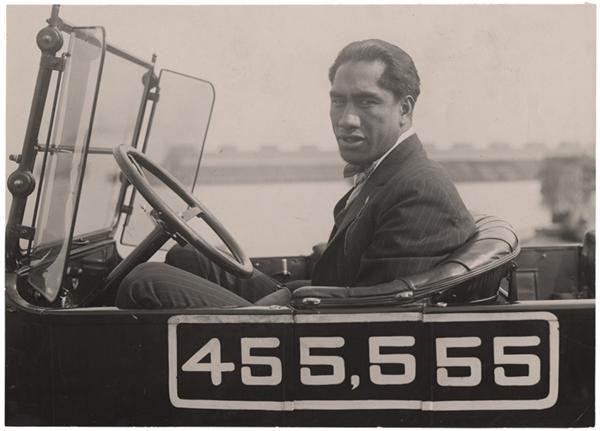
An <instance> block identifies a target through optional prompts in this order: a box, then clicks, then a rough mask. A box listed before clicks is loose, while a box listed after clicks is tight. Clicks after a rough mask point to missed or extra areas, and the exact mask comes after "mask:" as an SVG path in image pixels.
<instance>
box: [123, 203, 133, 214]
mask: <svg viewBox="0 0 600 431" xmlns="http://www.w3.org/2000/svg"><path fill="white" fill-rule="evenodd" d="M121 212H122V213H125V214H127V215H131V213H132V212H133V206H132V205H123V206H121Z"/></svg>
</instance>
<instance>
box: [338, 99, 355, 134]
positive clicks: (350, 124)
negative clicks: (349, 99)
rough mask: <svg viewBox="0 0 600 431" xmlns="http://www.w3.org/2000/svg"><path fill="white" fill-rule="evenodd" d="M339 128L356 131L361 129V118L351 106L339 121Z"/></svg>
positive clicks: (347, 107)
mask: <svg viewBox="0 0 600 431" xmlns="http://www.w3.org/2000/svg"><path fill="white" fill-rule="evenodd" d="M338 126H339V127H342V128H344V129H355V128H358V127H360V117H359V116H358V114H357V113H356V110H355V109H354V107H353V106H352V105H351V104H348V105H347V106H346V108H345V109H344V112H342V115H341V116H340V118H339V120H338Z"/></svg>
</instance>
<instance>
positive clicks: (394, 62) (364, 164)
mask: <svg viewBox="0 0 600 431" xmlns="http://www.w3.org/2000/svg"><path fill="white" fill-rule="evenodd" d="M329 80H330V82H331V91H330V99H331V107H330V117H331V123H332V126H333V132H334V134H335V137H336V139H337V143H338V147H339V151H340V155H341V156H342V158H343V159H344V160H345V161H346V162H347V163H348V165H347V166H346V168H345V170H344V171H345V175H353V176H354V187H353V188H352V189H351V190H350V191H349V192H348V193H347V194H346V195H345V196H344V197H342V199H341V200H340V201H339V202H338V203H337V205H336V206H335V208H334V220H335V224H334V227H333V230H332V232H331V235H330V237H329V241H328V243H327V246H326V247H325V249H324V251H323V254H322V256H321V257H320V259H319V260H318V261H317V263H316V265H315V268H314V271H313V274H312V280H311V284H313V285H325V286H350V287H352V286H372V285H376V284H379V283H385V282H389V281H391V280H394V279H396V278H398V277H402V276H406V275H410V274H414V273H418V272H421V271H424V270H427V269H430V268H431V267H433V266H434V265H435V264H436V263H438V262H439V261H441V260H442V259H443V258H445V257H446V256H448V255H449V254H450V253H451V252H452V251H454V250H455V249H456V248H458V247H459V246H461V245H462V244H463V243H464V242H465V241H466V240H467V239H468V238H469V237H470V236H471V235H472V234H473V233H475V223H474V221H473V218H472V217H471V215H470V214H469V212H468V211H467V209H466V208H465V206H464V204H463V202H462V200H461V199H460V196H459V195H458V192H457V191H456V188H455V187H454V185H453V184H452V182H451V181H450V179H449V178H448V177H447V175H446V174H445V172H444V171H443V170H442V169H441V168H440V167H439V166H438V165H437V164H435V163H433V162H432V161H430V160H429V159H427V156H426V154H425V151H424V150H423V146H422V145H421V142H420V141H419V138H418V137H417V135H416V134H415V132H414V130H413V128H412V115H413V111H414V107H415V103H416V100H417V98H418V96H419V92H420V90H419V86H420V81H419V76H418V74H417V70H416V68H415V66H414V63H413V61H412V59H411V58H410V56H409V55H408V54H406V53H405V52H404V51H403V50H402V49H400V48H398V47H397V46H395V45H392V44H390V43H388V42H385V41H381V40H374V39H372V40H365V41H359V42H353V43H351V44H349V45H347V46H346V47H345V48H344V49H342V51H340V53H339V54H338V56H337V58H336V60H335V62H334V63H333V65H332V66H331V68H330V71H329ZM166 262H167V263H169V264H171V265H172V266H165V265H164V264H157V263H146V264H143V265H140V266H139V267H138V268H136V270H134V271H133V272H132V273H131V274H129V276H128V277H126V278H125V280H124V281H123V283H122V284H121V287H120V289H119V292H118V295H117V305H118V306H119V307H122V308H135V307H142V308H162V307H164V308H181V307H201V306H228V305H234V306H243V305H250V304H251V303H259V304H275V303H279V304H284V303H286V302H287V301H288V300H289V297H290V292H289V290H288V289H287V288H285V287H283V286H280V285H279V284H278V283H277V282H276V281H274V280H272V279H271V278H269V277H268V276H266V275H264V274H262V273H260V272H258V271H255V273H254V275H253V277H252V278H250V279H248V280H240V279H236V278H235V277H233V276H232V275H230V274H227V273H226V272H225V271H223V270H221V269H220V268H218V267H217V266H216V265H214V264H213V263H211V262H209V261H208V260H207V259H206V258H205V257H204V256H202V255H200V254H199V253H197V252H195V251H194V250H191V249H189V248H188V247H185V248H181V247H176V248H174V249H173V250H171V251H170V252H169V254H168V255H167V260H166ZM175 267H178V268H175ZM191 273H195V274H198V275H201V276H202V277H203V278H200V277H197V276H194V275H192V274H191Z"/></svg>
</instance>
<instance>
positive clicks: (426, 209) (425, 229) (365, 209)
mask: <svg viewBox="0 0 600 431" xmlns="http://www.w3.org/2000/svg"><path fill="white" fill-rule="evenodd" d="M349 195H350V192H348V193H347V194H346V195H345V196H344V197H342V199H340V201H339V202H338V203H337V204H336V206H335V208H334V219H335V225H334V227H333V231H332V232H331V235H330V238H329V242H328V244H327V247H326V248H325V251H324V252H323V254H322V256H321V258H320V259H319V260H318V261H317V263H316V265H315V268H314V270H313V277H312V284H313V285H321V286H372V285H375V284H379V283H384V282H389V281H391V280H394V279H396V278H397V277H402V276H406V275H410V274H414V273H417V272H421V271H424V270H427V269H429V268H431V267H433V266H434V265H435V264H436V263H438V262H439V261H441V260H442V259H444V258H445V257H446V256H448V254H449V253H451V252H452V251H454V250H455V249H456V248H457V247H459V246H461V245H462V244H463V243H464V242H465V241H466V240H467V239H468V238H469V237H470V236H471V235H473V234H474V233H475V222H474V220H473V218H472V216H471V214H470V213H469V212H468V211H467V209H466V208H465V205H464V203H463V201H462V199H461V198H460V196H459V195H458V192H457V190H456V188H455V186H454V184H453V183H452V181H451V180H450V178H449V177H448V176H447V174H446V173H445V171H444V170H443V169H442V168H441V166H439V165H438V164H437V163H435V162H433V161H431V160H429V159H428V158H427V155H426V154H425V150H424V149H423V146H422V144H421V142H420V141H419V138H418V137H417V136H416V135H412V136H410V137H408V138H407V139H406V140H405V141H404V142H402V143H400V145H398V146H397V147H396V148H395V149H394V150H393V151H392V152H391V153H390V154H388V155H387V157H386V158H385V159H384V160H383V161H382V162H381V164H380V165H379V166H378V167H377V169H375V171H374V172H373V174H371V176H370V177H369V179H368V180H367V181H366V182H365V183H364V185H363V187H362V190H361V191H360V193H359V194H358V195H357V196H356V198H354V200H353V201H351V202H350V204H349V205H348V207H347V208H344V206H345V204H346V200H347V199H348V197H349Z"/></svg>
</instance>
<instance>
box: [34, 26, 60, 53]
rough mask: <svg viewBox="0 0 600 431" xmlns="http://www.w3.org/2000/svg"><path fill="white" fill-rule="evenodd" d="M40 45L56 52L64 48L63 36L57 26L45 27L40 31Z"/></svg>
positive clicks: (38, 35) (41, 47)
mask: <svg viewBox="0 0 600 431" xmlns="http://www.w3.org/2000/svg"><path fill="white" fill-rule="evenodd" d="M36 41H37V45H38V47H39V48H40V49H41V50H42V51H44V52H48V53H55V52H56V51H58V50H59V49H61V48H62V45H63V37H62V34H61V33H60V31H59V30H58V29H56V28H55V27H50V26H48V27H45V28H43V29H41V30H40V31H39V33H38V34H37V37H36Z"/></svg>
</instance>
